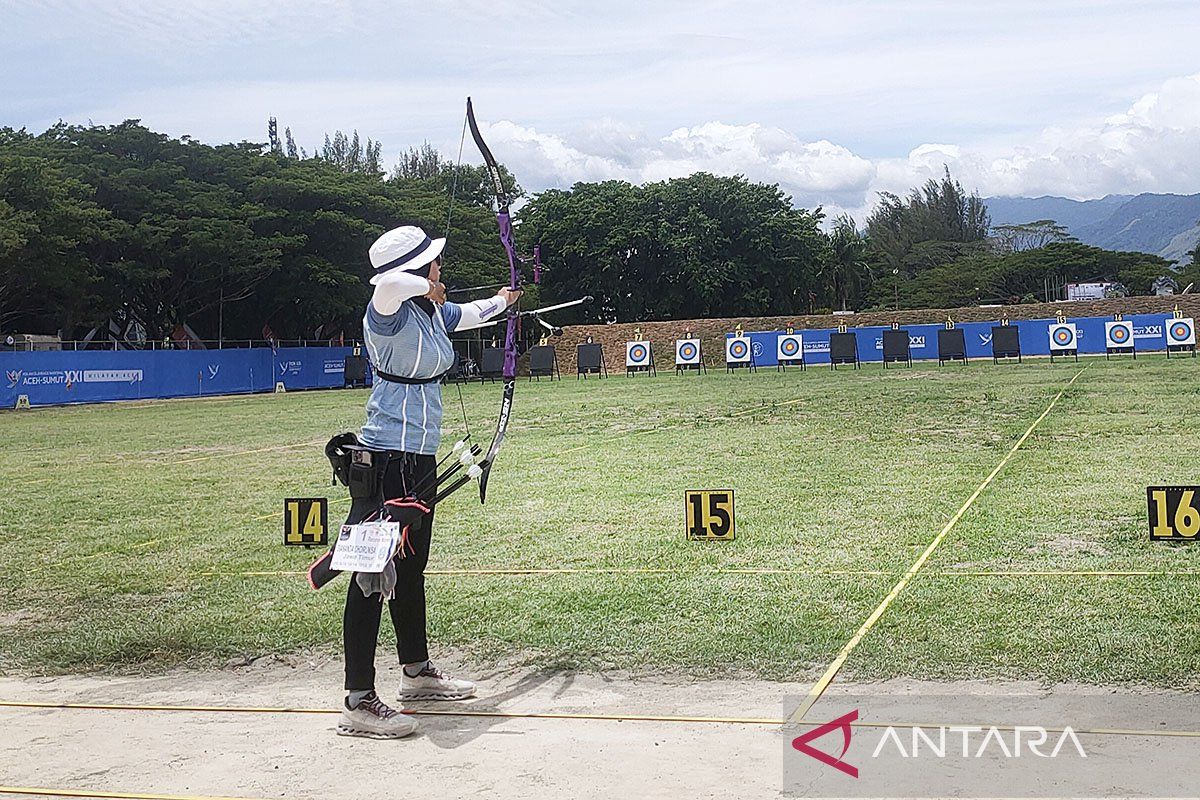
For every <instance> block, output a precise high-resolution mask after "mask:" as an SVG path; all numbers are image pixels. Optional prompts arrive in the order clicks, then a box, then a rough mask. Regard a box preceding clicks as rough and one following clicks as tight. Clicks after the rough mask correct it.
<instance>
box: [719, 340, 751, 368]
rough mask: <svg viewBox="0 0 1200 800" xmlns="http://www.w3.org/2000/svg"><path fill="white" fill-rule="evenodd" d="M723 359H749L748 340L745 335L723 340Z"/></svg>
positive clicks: (739, 361) (735, 360)
mask: <svg viewBox="0 0 1200 800" xmlns="http://www.w3.org/2000/svg"><path fill="white" fill-rule="evenodd" d="M725 360H726V361H728V362H731V363H732V362H738V363H741V362H743V361H749V360H750V340H749V339H747V338H746V337H744V336H742V337H734V338H732V339H726V340H725Z"/></svg>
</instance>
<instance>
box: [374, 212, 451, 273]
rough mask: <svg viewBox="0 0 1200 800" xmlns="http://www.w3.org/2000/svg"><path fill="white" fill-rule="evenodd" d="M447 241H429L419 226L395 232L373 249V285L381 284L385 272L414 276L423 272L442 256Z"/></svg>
mask: <svg viewBox="0 0 1200 800" xmlns="http://www.w3.org/2000/svg"><path fill="white" fill-rule="evenodd" d="M445 247H446V240H445V239H444V238H442V239H430V238H429V237H428V236H426V235H425V231H423V230H421V229H420V228H418V227H417V226H416V225H404V226H402V227H399V228H392V229H391V230H390V231H388V232H387V233H385V234H383V235H382V236H380V237H379V238H378V239H376V240H375V244H373V245H371V266H372V267H374V268H375V276H374V277H373V278H371V283H372V284H376V283H379V279H380V278H381V277H383V274H384V273H385V272H390V271H391V270H394V269H398V270H403V271H404V272H412V271H413V270H416V269H420V268H421V267H423V266H425V265H426V264H428V263H430V262H431V261H433V260H434V259H435V258H437V257H438V256H440V255H441V254H442V250H444V249H445Z"/></svg>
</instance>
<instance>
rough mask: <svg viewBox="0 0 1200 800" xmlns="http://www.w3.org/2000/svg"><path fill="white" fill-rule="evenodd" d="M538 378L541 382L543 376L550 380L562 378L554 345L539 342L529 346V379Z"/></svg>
mask: <svg viewBox="0 0 1200 800" xmlns="http://www.w3.org/2000/svg"><path fill="white" fill-rule="evenodd" d="M534 378H537V379H538V382H539V383H540V382H541V380H542V378H549V379H550V380H555V379H556V378H557V379H558V380H560V381H561V380H562V373H561V372H559V371H558V354H557V353H556V352H554V345H552V344H539V345H537V346H535V347H531V348H529V380H531V381H532V380H533V379H534Z"/></svg>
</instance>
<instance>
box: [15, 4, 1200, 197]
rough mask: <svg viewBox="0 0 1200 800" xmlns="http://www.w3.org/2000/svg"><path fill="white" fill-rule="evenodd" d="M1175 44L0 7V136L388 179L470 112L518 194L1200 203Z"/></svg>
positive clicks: (1193, 55)
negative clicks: (176, 141)
mask: <svg viewBox="0 0 1200 800" xmlns="http://www.w3.org/2000/svg"><path fill="white" fill-rule="evenodd" d="M1198 44H1200V3H1196V2H1191V1H1190V0H1189V1H1187V2H1180V1H1178V0H1169V1H1168V0H1148V1H1144V2H1137V3H1134V2H1106V0H1090V2H1075V1H1074V0H1070V1H1068V2H1050V1H1048V0H1043V1H1042V2H1025V0H1014V1H1013V2H991V3H977V2H969V0H960V2H932V1H926V2H916V1H914V2H855V1H854V0H841V1H840V2H822V3H810V2H776V3H762V2H711V1H709V0H696V2H689V3H675V2H669V3H668V2H662V3H659V2H650V0H642V1H641V2H625V1H624V0H611V1H610V2H605V3H572V2H520V3H513V2H505V1H504V0H499V1H493V2H448V3H436V2H431V3H424V4H419V5H418V4H410V3H394V2H393V3H385V2H354V1H353V0H341V1H339V2H334V1H333V0H290V2H287V3H281V2H274V0H258V2H255V3H249V2H244V0H236V1H235V0H191V2H165V1H163V0H144V2H132V1H127V0H112V1H110V2H105V1H104V0H95V2H79V1H78V0H40V1H38V2H32V1H31V2H25V1H24V0H0V52H3V53H4V57H3V60H2V62H0V97H2V98H3V100H2V101H0V125H7V126H12V127H26V128H28V129H30V130H32V131H40V130H43V129H44V128H46V127H47V126H48V125H50V124H52V123H53V122H55V121H56V120H58V119H63V120H66V121H68V122H73V123H86V122H88V121H92V122H96V123H103V124H108V123H114V122H119V121H120V120H122V119H126V118H140V119H142V120H143V121H144V122H145V124H147V125H149V126H150V127H152V128H155V129H157V130H161V131H164V132H167V133H170V134H172V135H183V134H190V135H192V136H195V137H196V138H199V139H201V140H203V141H206V142H211V143H217V142H227V141H240V140H247V139H248V140H254V141H261V140H263V139H265V129H266V119H267V117H269V116H271V115H274V116H276V117H278V118H279V121H280V125H281V126H284V125H286V126H290V127H291V128H292V130H293V133H294V134H295V136H296V139H297V141H298V142H299V143H300V144H301V145H302V146H305V147H307V148H309V149H312V148H313V147H314V146H318V145H319V144H320V142H321V140H322V138H323V136H324V133H325V132H327V131H332V130H334V129H338V128H340V129H343V130H347V131H349V130H351V129H358V130H359V131H360V133H362V134H363V135H364V136H371V137H372V138H376V139H379V140H381V141H382V142H383V143H384V146H385V147H384V156H385V159H386V160H387V161H388V162H389V163H391V162H392V161H394V160H395V157H396V155H397V154H398V153H399V152H400V151H402V150H403V149H405V148H406V147H408V146H410V145H414V144H420V143H421V142H422V141H424V140H429V141H430V142H432V143H433V144H434V145H435V146H437V147H439V148H440V149H442V150H443V151H444V152H447V153H450V154H451V155H454V154H456V153H457V147H458V141H459V135H460V132H461V126H462V114H463V101H464V98H465V97H466V95H467V94H471V95H472V96H473V97H474V98H475V103H476V112H477V115H478V116H479V118H480V121H481V122H483V123H485V125H486V126H487V134H486V135H487V136H488V140H489V142H490V144H491V145H492V148H493V150H495V151H496V153H497V155H498V157H499V158H500V159H501V160H502V161H504V162H505V163H506V164H507V165H508V166H509V167H510V168H511V169H513V171H514V172H515V173H516V174H517V176H518V178H519V179H520V180H521V182H522V184H523V185H525V186H526V188H528V189H533V190H537V189H542V188H546V187H551V186H569V185H571V184H572V183H574V182H575V181H579V180H601V179H605V178H621V179H626V180H632V181H635V182H640V181H645V180H658V179H663V178H667V177H672V176H675V175H686V174H689V173H691V172H693V171H695V170H697V169H707V170H710V171H713V172H718V173H724V174H729V173H735V172H736V173H743V174H746V175H748V176H750V177H751V178H753V179H756V180H764V181H770V182H776V183H780V184H781V185H782V186H783V187H784V189H785V190H786V191H788V192H789V193H791V194H792V195H793V196H794V198H795V200H796V202H797V203H798V204H800V205H805V206H812V205H816V204H822V205H824V206H826V208H827V209H829V210H831V211H838V210H849V211H852V212H854V213H856V214H859V215H861V214H862V213H863V212H864V211H865V209H867V208H869V207H870V205H871V204H872V202H873V201H874V198H875V197H876V196H877V193H878V192H879V191H901V192H902V191H905V190H906V189H907V188H909V187H911V186H913V185H915V184H916V183H919V182H921V181H923V180H924V179H925V178H927V177H929V176H931V175H935V174H937V173H939V172H940V171H941V168H942V164H948V165H949V166H950V167H951V169H952V171H953V172H954V173H955V175H956V176H957V177H959V178H960V179H961V180H962V181H963V182H964V184H966V185H968V187H970V188H976V189H978V190H979V191H981V192H982V193H984V194H1025V195H1039V194H1059V195H1065V196H1071V197H1096V196H1101V195H1104V194H1108V193H1134V192H1139V191H1175V192H1197V191H1200V157H1198V155H1200V47H1198V46H1197V45H1198ZM467 157H468V158H469V159H474V158H475V155H474V153H473V152H472V151H471V149H470V148H468V149H467Z"/></svg>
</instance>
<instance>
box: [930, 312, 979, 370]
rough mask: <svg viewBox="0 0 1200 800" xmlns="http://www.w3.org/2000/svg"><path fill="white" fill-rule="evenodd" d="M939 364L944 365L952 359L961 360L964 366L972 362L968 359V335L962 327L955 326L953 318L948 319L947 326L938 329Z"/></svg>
mask: <svg viewBox="0 0 1200 800" xmlns="http://www.w3.org/2000/svg"><path fill="white" fill-rule="evenodd" d="M937 346H938V366H939V367H940V366H944V365H945V364H947V363H948V362H950V361H961V362H962V363H963V366H966V365H967V364H969V363H971V362H970V361H969V360H968V359H967V336H966V334H965V333H963V329H962V328H956V327H954V321H953V320H947V321H946V327H945V328H943V329H942V330H940V331H938V335H937Z"/></svg>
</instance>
